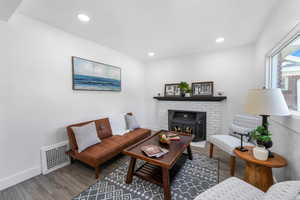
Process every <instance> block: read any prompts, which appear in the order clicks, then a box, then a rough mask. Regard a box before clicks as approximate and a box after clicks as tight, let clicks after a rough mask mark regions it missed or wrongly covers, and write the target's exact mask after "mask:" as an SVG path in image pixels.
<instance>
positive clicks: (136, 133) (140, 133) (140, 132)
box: [122, 128, 151, 143]
mask: <svg viewBox="0 0 300 200" xmlns="http://www.w3.org/2000/svg"><path fill="white" fill-rule="evenodd" d="M150 134H151V131H150V130H149V129H144V128H138V129H135V130H133V131H130V132H129V133H126V134H125V135H123V136H122V137H123V138H124V139H125V140H130V141H131V142H133V143H136V142H138V141H140V140H141V139H144V138H146V137H148V136H149V135H150Z"/></svg>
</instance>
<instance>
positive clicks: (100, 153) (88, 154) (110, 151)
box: [75, 139, 122, 167]
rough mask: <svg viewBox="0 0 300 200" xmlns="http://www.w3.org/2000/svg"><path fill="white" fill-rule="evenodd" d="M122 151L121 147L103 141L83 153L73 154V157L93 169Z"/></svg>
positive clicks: (105, 140)
mask: <svg viewBox="0 0 300 200" xmlns="http://www.w3.org/2000/svg"><path fill="white" fill-rule="evenodd" d="M121 150H122V148H121V146H120V145H119V144H117V143H115V142H113V141H112V140H109V139H103V140H102V141H101V143H98V144H95V145H93V146H91V147H89V148H87V149H86V150H84V151H83V152H81V153H79V152H75V156H76V157H77V158H78V159H79V160H81V161H83V162H85V163H88V164H90V165H91V166H93V167H97V166H99V164H101V163H103V162H105V161H106V160H109V159H110V158H112V157H114V156H115V155H117V154H118V153H120V151H121Z"/></svg>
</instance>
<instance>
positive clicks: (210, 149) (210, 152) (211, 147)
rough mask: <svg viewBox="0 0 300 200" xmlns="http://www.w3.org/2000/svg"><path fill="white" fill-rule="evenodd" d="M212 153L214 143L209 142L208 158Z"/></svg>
mask: <svg viewBox="0 0 300 200" xmlns="http://www.w3.org/2000/svg"><path fill="white" fill-rule="evenodd" d="M213 153H214V144H213V143H210V146H209V157H210V158H212V157H213Z"/></svg>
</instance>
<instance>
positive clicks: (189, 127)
mask: <svg viewBox="0 0 300 200" xmlns="http://www.w3.org/2000/svg"><path fill="white" fill-rule="evenodd" d="M168 124H169V130H170V131H177V132H186V133H190V134H193V135H195V137H194V139H193V142H199V141H203V140H206V112H196V111H185V110H168Z"/></svg>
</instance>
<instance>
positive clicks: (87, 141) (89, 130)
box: [72, 122, 101, 153]
mask: <svg viewBox="0 0 300 200" xmlns="http://www.w3.org/2000/svg"><path fill="white" fill-rule="evenodd" d="M72 130H73V132H74V135H75V138H76V142H77V146H78V152H79V153H80V152H82V151H84V150H85V149H86V148H88V147H90V146H92V145H94V144H97V143H100V142H101V140H100V139H99V137H98V134H97V130H96V125H95V122H91V123H88V124H86V125H84V126H79V127H75V126H74V127H72Z"/></svg>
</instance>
